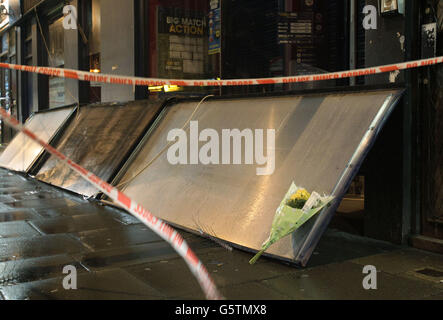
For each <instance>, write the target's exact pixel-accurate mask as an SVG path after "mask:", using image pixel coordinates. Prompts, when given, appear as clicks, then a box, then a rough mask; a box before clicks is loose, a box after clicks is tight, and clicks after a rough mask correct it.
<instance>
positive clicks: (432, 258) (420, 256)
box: [352, 248, 443, 280]
mask: <svg viewBox="0 0 443 320" xmlns="http://www.w3.org/2000/svg"><path fill="white" fill-rule="evenodd" d="M352 262H354V263H358V264H361V265H369V264H370V265H374V266H376V267H378V268H380V269H381V270H383V271H384V272H387V273H391V274H397V275H398V274H401V273H405V272H414V271H416V270H420V269H423V268H436V269H439V270H443V257H442V256H441V255H439V254H434V253H431V252H425V251H421V250H417V249H413V248H403V249H402V250H398V251H395V252H390V253H385V254H378V255H373V256H368V257H363V258H359V259H354V260H352ZM442 280H443V279H442Z"/></svg>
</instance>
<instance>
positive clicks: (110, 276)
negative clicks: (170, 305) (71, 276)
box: [0, 269, 164, 300]
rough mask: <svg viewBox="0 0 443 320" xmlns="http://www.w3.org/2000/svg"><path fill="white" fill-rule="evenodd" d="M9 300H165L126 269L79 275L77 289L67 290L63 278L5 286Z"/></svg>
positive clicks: (5, 294) (3, 292)
mask: <svg viewBox="0 0 443 320" xmlns="http://www.w3.org/2000/svg"><path fill="white" fill-rule="evenodd" d="M0 291H1V293H2V294H3V296H4V297H5V299H7V300H103V299H106V300H147V299H162V298H164V297H162V296H161V294H159V293H158V292H157V291H155V290H154V289H153V288H151V287H150V286H149V285H147V284H144V283H143V282H141V281H139V280H137V279H136V278H134V277H133V276H131V275H130V274H128V273H127V272H125V271H124V270H120V269H116V270H106V271H99V272H93V273H82V274H79V275H78V289H77V290H65V289H64V288H63V277H59V278H53V279H47V280H42V281H35V282H28V283H24V284H19V285H15V286H9V287H3V288H1V289H0Z"/></svg>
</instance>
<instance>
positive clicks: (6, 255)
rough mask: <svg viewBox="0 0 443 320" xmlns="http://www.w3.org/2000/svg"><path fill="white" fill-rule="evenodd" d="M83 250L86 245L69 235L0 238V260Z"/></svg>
mask: <svg viewBox="0 0 443 320" xmlns="http://www.w3.org/2000/svg"><path fill="white" fill-rule="evenodd" d="M85 251H87V249H86V247H85V246H83V245H82V243H81V242H80V241H78V240H77V239H75V238H73V237H71V236H69V235H49V236H37V237H32V238H7V239H0V262H4V261H11V260H17V259H23V258H35V257H44V256H52V255H57V254H63V253H65V254H69V253H80V252H85Z"/></svg>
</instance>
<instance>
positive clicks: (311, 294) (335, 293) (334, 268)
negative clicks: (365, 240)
mask: <svg viewBox="0 0 443 320" xmlns="http://www.w3.org/2000/svg"><path fill="white" fill-rule="evenodd" d="M365 276H366V275H364V274H363V266H361V265H358V264H355V263H351V262H344V263H336V264H330V265H327V266H322V267H316V268H312V269H307V270H302V271H299V272H297V273H296V274H291V275H284V276H281V277H278V278H275V279H270V280H263V281H262V282H261V283H262V284H264V285H266V286H268V287H270V288H272V289H274V290H276V291H278V292H281V293H285V294H288V295H290V298H292V299H297V300H299V299H301V300H305V299H308V300H311V299H316V300H317V299H318V300H396V299H401V300H409V299H421V298H424V297H427V296H430V295H435V294H439V293H441V292H442V291H441V290H440V289H439V288H436V287H433V286H430V285H429V284H428V283H426V282H423V281H419V280H412V279H405V278H402V277H399V276H396V275H392V274H389V273H386V272H383V271H379V272H377V290H365V289H364V288H363V279H364V277H365Z"/></svg>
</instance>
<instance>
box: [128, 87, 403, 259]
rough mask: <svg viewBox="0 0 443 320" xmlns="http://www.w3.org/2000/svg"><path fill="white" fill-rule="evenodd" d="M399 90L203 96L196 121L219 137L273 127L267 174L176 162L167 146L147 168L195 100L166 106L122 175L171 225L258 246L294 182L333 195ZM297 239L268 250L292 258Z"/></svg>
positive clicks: (140, 198)
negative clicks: (272, 165) (228, 132)
mask: <svg viewBox="0 0 443 320" xmlns="http://www.w3.org/2000/svg"><path fill="white" fill-rule="evenodd" d="M396 92H397V91H396V90H382V91H371V92H361V93H334V94H317V95H304V96H285V97H267V98H263V97H262V98H248V99H236V100H234V99H233V100H209V101H206V102H205V103H204V104H203V105H202V106H201V108H200V109H199V110H198V112H197V113H196V114H195V116H194V119H193V120H196V121H198V124H199V131H200V132H201V131H202V130H204V129H209V128H210V129H215V130H216V131H217V132H218V133H219V135H220V136H221V131H222V130H223V129H235V128H237V129H240V130H243V129H252V130H255V129H275V130H276V141H275V172H274V173H273V174H272V175H269V176H258V175H257V171H256V170H257V167H259V166H257V165H244V164H243V165H202V164H198V165H171V164H170V163H169V161H168V159H167V152H165V153H163V154H162V155H161V156H160V157H158V159H157V160H155V161H154V162H153V163H152V164H151V165H150V166H149V167H148V168H146V169H145V167H146V165H147V164H148V163H150V162H151V161H152V159H155V158H156V157H157V155H158V154H159V152H160V151H161V150H162V149H163V148H164V147H165V146H166V145H167V135H168V133H169V132H170V131H171V130H172V129H176V128H182V127H183V125H184V124H185V123H186V121H187V120H188V118H189V117H190V115H191V114H192V113H193V111H194V110H195V107H196V104H197V103H195V102H183V103H179V104H177V105H173V106H169V107H167V109H166V111H165V115H164V117H163V118H162V120H161V121H160V122H159V124H158V126H157V128H156V129H155V131H154V132H153V133H152V134H150V136H148V137H147V141H146V143H145V144H144V146H143V147H142V148H141V151H140V152H139V153H138V155H137V156H136V157H135V158H134V160H133V161H132V163H131V165H130V166H129V167H128V170H127V172H126V174H125V175H124V176H123V178H122V179H121V181H120V183H123V185H122V186H123V188H122V190H123V191H124V192H125V193H126V194H127V195H129V196H130V197H132V198H133V199H134V200H135V201H137V202H139V203H141V204H142V205H144V206H145V207H146V208H147V209H149V210H151V211H152V212H153V213H154V214H155V215H158V216H159V217H161V218H163V219H165V220H167V221H169V222H171V223H174V224H176V225H179V226H182V227H184V228H186V229H191V230H195V231H198V230H199V229H201V230H203V231H207V233H209V234H212V236H214V237H217V238H219V239H223V240H226V241H228V242H230V243H234V244H237V245H239V246H242V247H246V248H249V249H253V250H258V249H259V248H260V247H261V245H262V243H263V242H264V241H265V240H266V239H267V238H268V236H269V231H270V228H271V224H272V221H273V218H274V215H275V210H276V209H277V207H278V206H279V203H280V202H281V200H282V198H283V197H284V195H285V193H286V192H287V190H288V188H289V186H290V184H291V182H292V181H295V182H296V184H297V185H300V186H303V187H305V188H307V189H308V190H315V191H317V192H319V193H331V192H332V191H333V189H334V187H335V185H336V184H337V182H338V181H339V179H340V177H341V176H342V175H343V173H344V171H345V168H346V167H347V164H348V163H349V161H350V159H351V157H352V156H353V154H354V152H355V150H356V149H357V147H358V146H359V145H360V143H361V141H362V139H363V137H364V135H365V133H366V132H367V131H368V130H369V128H370V126H371V123H372V121H373V120H374V118H375V117H376V115H377V114H378V113H379V110H380V109H381V108H382V105H384V103H385V102H386V101H390V99H391V97H392V95H394V94H396ZM187 133H188V138H189V137H190V135H189V130H188V132H187ZM188 140H189V139H188ZM264 141H265V143H266V138H265V139H264ZM203 144H204V143H200V147H202V145H203ZM188 148H189V147H188ZM220 149H221V147H220ZM188 150H189V149H188ZM265 150H266V148H265ZM220 153H222V151H221V150H220ZM189 160H190V159H189V154H188V161H189ZM299 245H300V244H299V243H292V241H291V237H288V238H286V239H285V240H283V241H281V242H279V243H277V244H275V245H274V246H272V247H271V248H270V250H269V253H271V254H273V255H275V256H277V257H280V258H282V259H293V258H294V256H295V251H296V247H298V246H299Z"/></svg>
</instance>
